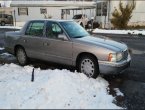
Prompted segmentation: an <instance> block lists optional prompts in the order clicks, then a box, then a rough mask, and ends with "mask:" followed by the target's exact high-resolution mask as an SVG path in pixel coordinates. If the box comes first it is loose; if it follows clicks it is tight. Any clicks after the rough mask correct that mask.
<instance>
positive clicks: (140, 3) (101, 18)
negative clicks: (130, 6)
mask: <svg viewBox="0 0 145 110" xmlns="http://www.w3.org/2000/svg"><path fill="white" fill-rule="evenodd" d="M94 1H96V21H98V22H99V23H100V24H102V27H103V28H111V23H110V19H111V18H112V12H113V11H114V9H115V8H117V9H118V6H119V2H120V0H94ZM132 1H133V0H122V2H123V4H126V3H130V2H132ZM134 1H135V2H136V7H135V9H134V11H133V13H132V18H131V19H130V21H129V25H134V26H135V25H144V26H145V0H134Z"/></svg>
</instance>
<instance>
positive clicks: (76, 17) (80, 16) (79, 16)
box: [73, 15, 82, 19]
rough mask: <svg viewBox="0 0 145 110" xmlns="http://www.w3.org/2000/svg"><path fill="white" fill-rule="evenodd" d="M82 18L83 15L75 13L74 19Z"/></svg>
mask: <svg viewBox="0 0 145 110" xmlns="http://www.w3.org/2000/svg"><path fill="white" fill-rule="evenodd" d="M81 18H82V15H75V16H74V17H73V19H81Z"/></svg>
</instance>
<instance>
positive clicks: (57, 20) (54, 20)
mask: <svg viewBox="0 0 145 110" xmlns="http://www.w3.org/2000/svg"><path fill="white" fill-rule="evenodd" d="M31 21H53V22H68V21H73V20H61V19H33V20H29V22H31Z"/></svg>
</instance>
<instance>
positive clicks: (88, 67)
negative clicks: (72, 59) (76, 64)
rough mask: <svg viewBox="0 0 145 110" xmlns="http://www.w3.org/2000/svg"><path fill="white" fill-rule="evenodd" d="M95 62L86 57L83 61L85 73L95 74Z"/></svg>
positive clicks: (82, 65)
mask: <svg viewBox="0 0 145 110" xmlns="http://www.w3.org/2000/svg"><path fill="white" fill-rule="evenodd" d="M94 70H95V69H94V63H93V62H92V60H90V59H84V60H83V61H82V62H81V72H83V73H85V74H86V75H87V76H88V77H92V76H93V75H94Z"/></svg>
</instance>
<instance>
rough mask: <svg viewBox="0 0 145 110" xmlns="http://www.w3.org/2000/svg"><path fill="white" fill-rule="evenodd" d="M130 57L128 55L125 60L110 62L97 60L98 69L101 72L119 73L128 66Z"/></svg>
mask: <svg viewBox="0 0 145 110" xmlns="http://www.w3.org/2000/svg"><path fill="white" fill-rule="evenodd" d="M130 62H131V57H130V55H128V58H127V60H124V61H121V62H118V63H113V62H112V63H111V62H104V61H99V69H100V73H101V74H119V73H121V72H123V71H124V70H125V69H127V68H128V67H129V66H130Z"/></svg>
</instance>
